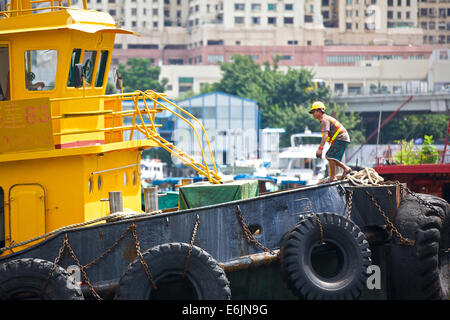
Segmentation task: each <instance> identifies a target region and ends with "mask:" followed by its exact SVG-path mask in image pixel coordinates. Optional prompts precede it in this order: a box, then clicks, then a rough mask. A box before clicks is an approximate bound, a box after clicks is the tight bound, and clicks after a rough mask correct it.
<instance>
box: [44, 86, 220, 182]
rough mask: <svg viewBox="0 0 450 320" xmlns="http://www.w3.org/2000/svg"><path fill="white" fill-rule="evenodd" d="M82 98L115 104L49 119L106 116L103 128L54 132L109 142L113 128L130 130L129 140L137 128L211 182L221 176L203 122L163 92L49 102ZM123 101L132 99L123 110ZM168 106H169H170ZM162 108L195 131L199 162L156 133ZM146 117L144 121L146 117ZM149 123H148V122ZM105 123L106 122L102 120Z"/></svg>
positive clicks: (118, 130) (58, 134) (116, 130)
mask: <svg viewBox="0 0 450 320" xmlns="http://www.w3.org/2000/svg"><path fill="white" fill-rule="evenodd" d="M84 99H103V100H105V101H106V100H109V101H112V100H114V106H113V107H112V108H111V109H112V110H100V111H82V112H71V113H63V114H61V115H54V116H52V120H63V119H69V118H77V117H92V116H108V117H109V122H108V125H109V126H108V127H106V126H105V127H102V128H94V129H88V130H78V129H74V130H68V131H67V130H66V131H61V132H55V133H54V136H70V135H79V134H87V133H96V132H99V133H105V143H111V142H114V141H117V140H114V134H115V133H116V132H119V133H123V132H124V131H129V133H130V134H129V137H128V139H129V140H133V138H134V132H135V131H138V132H140V133H142V134H143V135H144V136H145V138H147V139H149V140H152V141H154V142H155V143H157V144H158V145H159V146H160V147H162V148H163V149H165V150H167V151H169V152H170V153H172V155H174V156H175V157H177V158H178V159H180V160H181V161H182V162H183V163H184V164H185V165H188V166H190V167H191V168H193V169H195V170H196V171H197V172H199V173H200V174H202V175H204V176H206V177H207V178H208V180H209V181H210V182H211V183H216V184H218V183H221V177H220V176H219V175H218V173H217V167H216V164H215V161H214V155H213V152H212V149H211V145H210V143H209V139H208V136H207V133H206V130H205V128H204V126H203V125H202V123H201V122H200V121H199V120H198V119H197V118H195V117H194V116H193V115H192V114H190V113H189V112H187V111H186V110H184V109H182V108H180V107H179V106H177V105H176V104H175V103H173V102H171V101H170V100H168V99H167V98H166V97H165V95H164V94H161V93H157V92H154V91H151V90H147V91H135V92H133V93H120V94H113V95H102V96H83V97H76V98H73V97H71V98H54V99H50V102H51V103H57V102H59V103H61V102H67V101H74V100H84ZM123 101H132V102H133V108H132V109H130V110H122V102H123ZM169 106H170V107H169ZM164 110H167V111H169V112H170V113H171V114H173V115H174V116H176V117H177V118H178V119H180V120H181V121H183V122H185V123H186V124H187V125H188V126H189V127H191V129H192V130H193V132H194V135H195V137H196V139H197V143H198V145H199V147H200V151H201V158H202V162H203V163H202V162H199V161H197V160H196V159H194V158H193V157H191V156H189V155H188V154H186V153H185V152H184V151H182V150H180V149H179V148H177V147H176V146H175V145H174V144H172V143H170V142H169V141H167V140H165V139H164V138H163V137H161V135H160V134H159V133H158V130H157V128H159V127H160V126H161V125H159V124H157V123H156V115H157V114H158V113H160V112H162V111H164ZM125 117H131V125H128V126H124V125H123V119H124V118H125ZM147 119H148V120H149V121H145V120H147ZM146 122H147V123H148V124H147V123H146ZM105 123H107V122H106V121H105ZM195 124H196V125H197V126H198V127H199V128H201V130H202V133H203V136H204V138H205V141H206V144H207V148H208V151H209V156H210V159H211V162H212V166H213V169H212V170H211V169H209V167H208V164H207V161H206V155H205V152H204V148H203V143H202V139H201V138H200V135H199V132H198V130H197V128H196V126H195Z"/></svg>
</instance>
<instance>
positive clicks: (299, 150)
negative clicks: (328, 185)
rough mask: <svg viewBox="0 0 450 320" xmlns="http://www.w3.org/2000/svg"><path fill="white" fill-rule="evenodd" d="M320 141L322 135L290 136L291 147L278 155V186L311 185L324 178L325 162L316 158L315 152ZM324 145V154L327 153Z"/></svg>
mask: <svg viewBox="0 0 450 320" xmlns="http://www.w3.org/2000/svg"><path fill="white" fill-rule="evenodd" d="M321 139H322V133H320V132H311V130H309V129H308V128H305V132H303V133H296V134H293V135H292V136H291V146H290V147H288V148H287V149H285V150H284V151H283V152H281V153H280V155H279V159H280V169H281V170H282V173H281V175H280V176H279V177H278V180H279V184H280V185H281V186H282V187H283V185H295V184H297V185H313V184H316V183H318V182H319V181H320V180H321V179H323V178H324V177H325V172H326V161H325V160H324V159H318V158H316V151H317V148H318V146H319V144H320V141H321ZM326 148H328V146H327V145H325V149H324V153H325V152H326V151H327V150H326ZM283 188H284V187H283Z"/></svg>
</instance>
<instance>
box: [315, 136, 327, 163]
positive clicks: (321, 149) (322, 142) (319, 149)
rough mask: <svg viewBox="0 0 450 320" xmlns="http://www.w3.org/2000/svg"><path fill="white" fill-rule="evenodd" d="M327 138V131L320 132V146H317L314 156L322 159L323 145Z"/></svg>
mask: <svg viewBox="0 0 450 320" xmlns="http://www.w3.org/2000/svg"><path fill="white" fill-rule="evenodd" d="M327 138H328V131H323V132H322V141H320V146H319V148H317V151H316V157H317V158H320V159H322V152H323V146H324V145H325V142H327Z"/></svg>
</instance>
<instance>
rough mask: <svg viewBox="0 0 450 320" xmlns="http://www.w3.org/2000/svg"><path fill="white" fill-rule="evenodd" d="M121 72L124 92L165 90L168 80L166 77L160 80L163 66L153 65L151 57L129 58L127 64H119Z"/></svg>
mask: <svg viewBox="0 0 450 320" xmlns="http://www.w3.org/2000/svg"><path fill="white" fill-rule="evenodd" d="M119 72H120V74H121V75H122V79H123V87H124V92H132V91H134V90H142V91H145V90H154V91H156V92H164V91H165V89H166V85H167V82H168V80H167V79H166V78H163V79H161V81H159V75H160V73H161V68H160V67H158V66H156V67H152V66H151V65H150V60H149V59H144V58H131V59H128V60H127V64H126V65H123V64H121V63H120V64H119Z"/></svg>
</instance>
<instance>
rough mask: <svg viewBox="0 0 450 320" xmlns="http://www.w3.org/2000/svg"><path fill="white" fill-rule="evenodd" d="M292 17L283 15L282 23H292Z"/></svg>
mask: <svg viewBox="0 0 450 320" xmlns="http://www.w3.org/2000/svg"><path fill="white" fill-rule="evenodd" d="M293 23H294V18H293V17H284V24H293Z"/></svg>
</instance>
